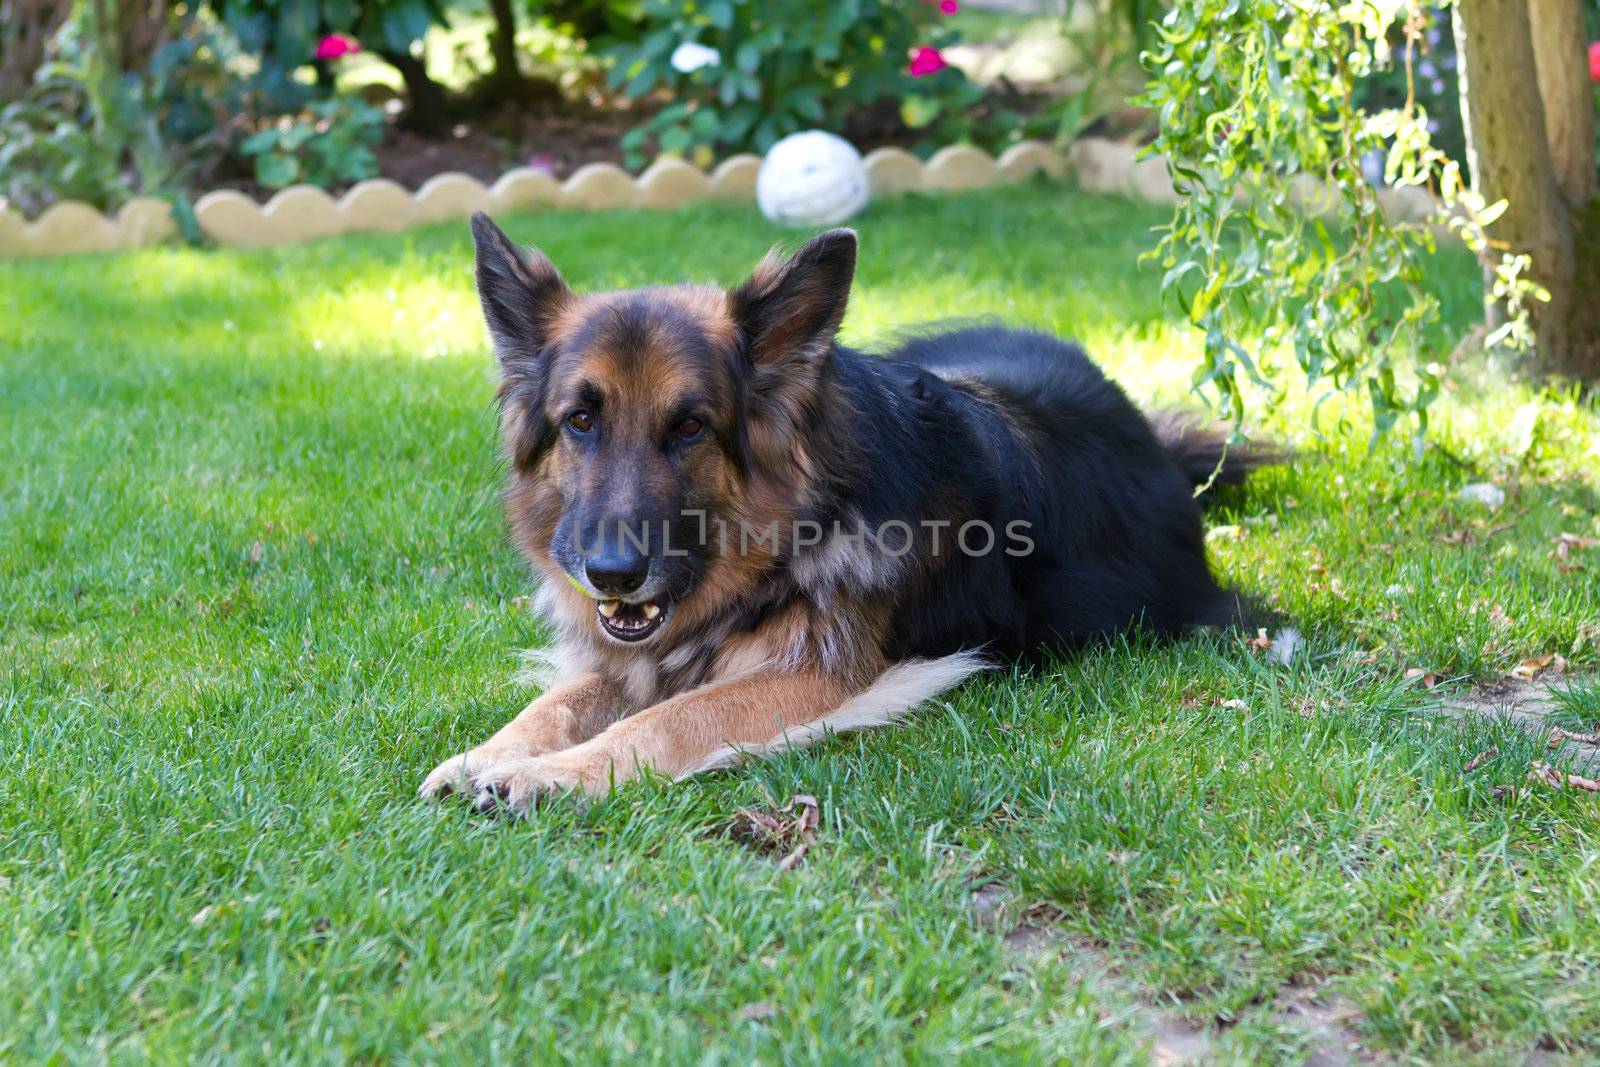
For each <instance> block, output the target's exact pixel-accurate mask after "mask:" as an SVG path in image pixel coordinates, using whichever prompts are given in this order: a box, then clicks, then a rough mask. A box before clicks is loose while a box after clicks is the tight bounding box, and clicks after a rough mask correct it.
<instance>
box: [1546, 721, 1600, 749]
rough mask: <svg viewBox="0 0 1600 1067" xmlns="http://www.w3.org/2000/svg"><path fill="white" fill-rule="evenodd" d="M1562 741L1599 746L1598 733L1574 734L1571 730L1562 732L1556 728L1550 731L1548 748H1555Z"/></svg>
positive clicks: (1599, 735)
mask: <svg viewBox="0 0 1600 1067" xmlns="http://www.w3.org/2000/svg"><path fill="white" fill-rule="evenodd" d="M1563 741H1577V742H1579V743H1581V744H1585V745H1600V731H1596V732H1595V733H1592V734H1575V733H1573V732H1572V731H1571V730H1563V729H1562V728H1561V727H1559V726H1557V727H1554V728H1553V729H1551V731H1550V747H1551V748H1556V747H1557V746H1559V745H1560V744H1561V742H1563Z"/></svg>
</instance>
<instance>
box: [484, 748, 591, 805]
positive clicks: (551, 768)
mask: <svg viewBox="0 0 1600 1067" xmlns="http://www.w3.org/2000/svg"><path fill="white" fill-rule="evenodd" d="M470 781H471V784H472V788H473V789H474V790H475V799H476V801H477V805H478V808H479V810H481V811H488V810H491V809H495V808H507V809H510V810H511V811H513V812H517V813H524V812H527V811H528V810H529V809H531V808H532V807H533V806H534V805H535V804H536V803H538V801H539V798H541V797H548V796H555V795H557V794H559V793H570V792H572V791H574V790H580V789H581V790H582V791H583V792H585V793H587V794H589V795H590V796H604V795H605V794H606V793H607V792H609V791H610V789H611V761H610V760H609V759H604V758H601V757H597V756H590V755H587V754H583V755H579V754H569V753H565V752H558V753H554V754H552V755H549V756H533V757H529V758H526V759H514V760H507V761H505V762H504V763H497V764H495V765H494V766H492V767H489V768H487V769H486V770H484V771H482V772H480V773H478V774H476V775H474V776H473V777H472V778H471V779H470Z"/></svg>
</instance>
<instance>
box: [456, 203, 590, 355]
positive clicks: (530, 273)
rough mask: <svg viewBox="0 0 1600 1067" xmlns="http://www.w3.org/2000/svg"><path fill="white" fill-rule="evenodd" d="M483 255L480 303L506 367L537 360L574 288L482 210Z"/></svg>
mask: <svg viewBox="0 0 1600 1067" xmlns="http://www.w3.org/2000/svg"><path fill="white" fill-rule="evenodd" d="M472 240H473V243H474V244H475V245H476V246H477V255H478V299H479V300H480V301H481V302H482V304H483V317H484V320H485V321H487V322H488V324H489V334H490V336H492V337H493V338H494V347H495V351H496V352H497V353H498V354H499V356H500V362H501V363H502V364H505V365H508V366H509V365H511V364H514V363H525V362H530V361H534V360H537V359H538V358H539V354H540V353H541V352H542V351H543V350H544V346H545V343H546V341H548V340H549V334H550V326H551V324H552V323H553V322H554V321H555V318H556V316H557V315H558V314H559V313H560V311H561V309H562V308H563V307H565V306H566V304H567V302H568V301H569V300H571V299H572V290H571V289H568V288H567V283H566V282H565V281H563V280H562V278H561V272H560V271H558V270H556V268H555V264H553V263H551V262H550V258H549V257H548V256H546V255H545V254H544V253H543V252H540V251H539V250H538V249H536V248H529V249H523V248H519V247H517V245H516V244H514V243H513V242H512V240H511V238H509V237H507V236H506V235H505V233H504V232H503V231H502V230H501V229H500V227H498V226H496V225H495V224H494V222H493V220H491V219H490V218H489V216H488V215H485V214H484V213H483V212H481V211H479V212H477V213H476V214H474V215H473V216H472Z"/></svg>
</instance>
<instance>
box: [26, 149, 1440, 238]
mask: <svg viewBox="0 0 1600 1067" xmlns="http://www.w3.org/2000/svg"><path fill="white" fill-rule="evenodd" d="M1138 151H1139V150H1138V148H1137V147H1136V146H1134V145H1131V144H1125V143H1122V142H1117V141H1109V140H1104V139H1101V138H1084V139H1082V140H1079V141H1076V142H1074V143H1073V145H1072V146H1071V148H1070V149H1069V150H1068V151H1067V152H1066V153H1062V152H1059V151H1057V150H1056V149H1054V148H1051V147H1050V146H1048V145H1045V144H1041V143H1039V142H1037V141H1022V142H1019V143H1017V144H1014V145H1012V146H1011V147H1010V148H1007V149H1006V150H1005V151H1004V152H1002V153H1001V154H1000V156H999V158H998V159H996V158H995V157H993V156H991V155H989V154H988V153H987V152H985V151H983V150H982V149H979V148H975V147H973V146H971V145H965V144H958V145H949V146H947V147H945V148H941V149H939V151H937V152H935V153H934V154H933V155H932V156H931V157H930V158H929V159H928V161H927V162H926V163H924V162H923V161H922V160H920V159H918V158H917V157H916V156H914V155H912V154H911V153H910V152H907V151H905V150H904V149H900V148H878V149H874V150H873V151H871V152H869V153H867V155H866V159H865V162H866V167H867V175H868V177H869V179H870V180H871V182H872V192H873V195H874V196H892V195H895V194H898V193H905V192H916V191H961V190H969V189H982V188H986V187H988V186H991V185H994V184H996V183H1009V182H1016V181H1021V180H1023V179H1025V178H1028V177H1030V176H1032V175H1033V174H1036V173H1043V174H1047V175H1050V176H1052V177H1056V176H1060V175H1062V174H1065V173H1067V172H1069V171H1070V172H1073V173H1075V174H1076V175H1077V176H1078V180H1079V182H1080V183H1081V184H1082V185H1083V187H1084V188H1085V189H1088V190H1091V191H1093V192H1101V193H1122V194H1124V195H1127V196H1130V197H1133V198H1135V199H1138V200H1144V201H1148V202H1150V203H1158V204H1170V203H1173V202H1174V201H1175V200H1176V198H1177V197H1178V196H1179V193H1178V192H1177V191H1176V190H1175V189H1174V188H1173V186H1172V182H1171V180H1170V178H1169V177H1168V174H1167V168H1166V162H1165V161H1164V160H1163V159H1161V158H1160V157H1159V156H1152V157H1147V158H1145V159H1138V158H1137V154H1138ZM760 169H761V157H759V156H755V155H748V154H746V155H736V156H732V157H730V158H728V159H726V160H723V161H722V162H721V163H719V164H718V165H717V166H716V167H715V168H714V169H713V170H712V171H711V172H710V173H709V174H708V173H706V172H705V171H703V170H701V169H700V168H698V167H695V166H693V165H691V164H689V163H686V162H684V161H683V160H680V159H677V158H674V157H669V156H663V157H662V158H660V159H657V160H656V161H655V162H654V163H652V164H651V165H650V166H649V167H648V168H646V169H645V170H644V172H643V173H641V174H639V175H638V176H637V177H634V176H633V175H630V174H629V173H628V172H627V171H625V170H623V169H622V168H621V167H618V166H616V165H615V164H612V163H590V164H587V165H586V166H583V167H580V168H579V169H578V170H577V171H576V172H575V173H573V174H572V176H571V177H569V178H567V180H566V181H564V182H558V181H556V179H555V178H554V177H553V176H551V175H550V174H548V173H546V172H545V171H541V170H534V169H532V168H530V167H519V168H516V169H514V170H510V171H507V172H506V173H505V174H503V175H501V176H500V178H499V179H498V180H497V181H496V182H495V183H494V184H493V185H491V186H485V185H484V184H483V183H482V182H480V181H478V179H476V178H473V177H471V176H469V175H466V174H461V173H459V172H455V171H450V172H447V173H444V174H439V175H436V176H434V177H432V178H430V179H428V181H426V182H424V183H423V185H422V187H421V188H419V189H418V190H417V191H416V192H415V193H412V192H409V191H408V190H407V189H406V188H405V187H404V186H402V185H400V184H399V183H397V182H394V181H391V180H389V179H387V178H372V179H369V180H367V181H363V182H360V183H358V184H357V185H355V186H354V187H353V188H351V189H350V190H349V191H348V192H346V193H345V194H344V195H343V196H341V197H339V198H338V199H337V200H335V199H334V198H333V197H332V196H330V195H329V194H328V193H327V192H325V191H324V190H322V189H319V188H317V187H315V186H310V185H294V186H290V187H289V188H287V189H283V190H281V191H280V192H278V193H277V194H276V195H275V196H273V197H272V199H270V200H268V201H267V202H266V204H265V205H259V204H257V203H256V202H255V201H254V200H252V199H251V198H250V197H248V196H245V195H244V194H243V193H240V192H235V191H233V190H227V189H224V190H218V191H216V192H211V193H207V194H205V195H204V196H202V197H201V198H200V199H199V200H198V201H196V203H195V219H196V221H197V222H198V224H199V226H200V230H201V232H202V233H204V234H205V235H206V237H208V238H209V239H211V240H212V241H215V242H216V243H217V244H218V245H221V246H223V247H227V248H263V247H268V246H272V245H285V244H294V243H297V242H300V241H309V240H313V239H315V238H318V237H331V236H334V235H337V234H342V233H370V232H392V231H396V230H403V229H406V228H408V227H410V226H418V225H424V224H427V223H434V222H445V221H449V220H451V219H461V218H466V217H467V216H469V215H471V214H472V213H473V212H474V211H489V212H497V211H510V210H516V209H519V208H526V207H535V206H544V207H555V208H564V209H568V210H580V211H599V210H606V209H614V208H630V207H634V208H673V207H679V206H681V205H683V204H689V203H693V202H696V201H701V200H716V199H722V200H742V201H750V200H754V199H755V187H756V174H757V172H758V171H759V170H760ZM1379 197H1380V199H1381V200H1385V198H1386V200H1385V203H1384V207H1385V209H1386V210H1388V211H1391V212H1392V211H1398V212H1399V214H1400V216H1401V217H1402V219H1404V220H1407V221H1411V220H1415V219H1417V218H1421V217H1425V216H1426V214H1427V213H1428V212H1429V211H1431V210H1432V207H1433V201H1432V198H1431V197H1429V196H1428V194H1427V193H1426V192H1425V191H1423V190H1419V189H1415V188H1400V189H1383V190H1380V191H1379ZM1419 197H1420V199H1419ZM1311 199H1312V198H1311V197H1307V200H1308V202H1309V201H1310V200H1311ZM177 233H178V226H177V222H176V221H175V220H174V218H173V216H172V207H171V205H170V204H168V203H167V202H166V201H165V200H161V199H157V198H154V197H135V198H134V199H132V200H129V201H128V202H127V203H125V204H123V205H122V207H121V208H119V209H118V210H117V212H116V214H115V215H104V214H101V213H100V212H99V211H98V210H96V209H95V208H93V207H91V206H89V205H88V204H85V203H82V202H80V201H76V200H65V201H61V202H60V203H56V204H52V205H51V206H50V207H49V208H47V209H46V210H45V211H44V213H43V214H41V215H40V216H39V218H38V219H36V220H34V221H33V222H25V221H24V220H23V219H22V217H21V216H19V215H18V214H17V213H16V212H14V211H12V210H10V209H9V208H0V257H12V256H17V257H20V256H52V255H69V254H74V253H83V252H110V251H116V250H119V249H131V248H142V247H146V246H149V245H155V244H160V243H162V242H164V241H169V240H171V239H173V238H174V237H176V236H177Z"/></svg>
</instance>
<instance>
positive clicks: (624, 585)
mask: <svg viewBox="0 0 1600 1067" xmlns="http://www.w3.org/2000/svg"><path fill="white" fill-rule="evenodd" d="M583 573H584V574H585V575H587V576H588V578H589V584H590V585H592V586H594V587H595V588H596V589H597V590H599V591H600V592H602V593H605V594H607V595H609V596H627V595H628V594H629V593H632V592H634V591H635V590H637V589H638V588H639V587H640V586H641V585H643V584H644V580H645V577H646V576H647V575H649V573H650V557H649V556H646V555H645V554H644V553H642V552H608V553H606V554H605V555H602V556H590V557H589V558H588V559H586V560H584V561H583Z"/></svg>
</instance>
